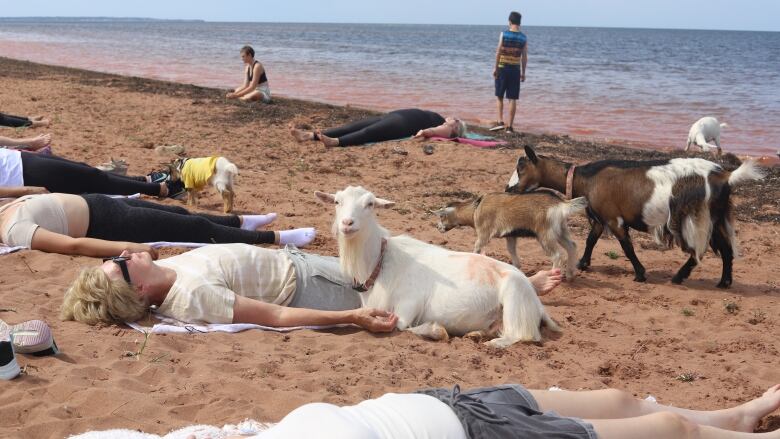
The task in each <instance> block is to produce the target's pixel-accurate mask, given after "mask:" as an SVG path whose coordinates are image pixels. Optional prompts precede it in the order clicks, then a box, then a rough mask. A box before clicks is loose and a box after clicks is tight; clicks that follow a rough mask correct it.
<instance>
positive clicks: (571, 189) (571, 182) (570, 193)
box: [566, 165, 577, 200]
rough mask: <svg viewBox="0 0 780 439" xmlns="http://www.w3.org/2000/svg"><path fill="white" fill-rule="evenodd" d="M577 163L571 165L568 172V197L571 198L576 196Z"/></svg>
mask: <svg viewBox="0 0 780 439" xmlns="http://www.w3.org/2000/svg"><path fill="white" fill-rule="evenodd" d="M575 169H577V165H571V168H569V172H567V173H566V199H567V200H571V199H572V197H573V196H574V170H575Z"/></svg>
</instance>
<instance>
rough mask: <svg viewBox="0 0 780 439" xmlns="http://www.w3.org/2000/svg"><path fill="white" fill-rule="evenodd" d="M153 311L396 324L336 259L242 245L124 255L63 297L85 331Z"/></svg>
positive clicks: (201, 319) (383, 327) (210, 318)
mask: <svg viewBox="0 0 780 439" xmlns="http://www.w3.org/2000/svg"><path fill="white" fill-rule="evenodd" d="M529 279H530V280H531V282H532V284H533V285H534V287H535V288H536V289H537V291H539V292H540V293H545V292H548V291H550V290H552V289H553V288H555V287H556V286H557V285H558V284H560V282H561V272H560V270H558V269H553V270H549V271H540V272H538V273H536V274H535V275H533V276H531V277H530V278H529ZM152 305H154V306H156V307H157V313H158V314H161V315H164V316H167V317H172V318H174V319H177V320H180V321H183V322H191V323H254V324H258V325H264V326H276V327H283V326H304V325H334V324H342V323H352V324H356V325H358V326H360V327H362V328H365V329H368V330H369V331H374V332H389V331H392V330H393V328H394V327H395V325H396V323H397V317H396V316H395V315H394V314H393V313H390V312H385V311H380V310H375V309H361V301H360V293H359V292H358V291H357V290H355V289H354V285H353V284H352V281H351V280H350V279H348V278H346V277H345V276H344V275H342V274H341V269H340V267H339V260H338V258H334V257H330V256H319V255H315V254H308V253H303V252H301V251H299V250H297V249H295V248H293V247H287V248H285V249H281V250H270V249H264V248H261V247H255V246H250V245H243V244H226V245H216V244H215V245H209V246H206V247H202V248H199V249H195V250H192V251H189V252H187V253H183V254H180V255H178V256H173V257H170V258H167V259H164V260H160V261H157V262H153V261H152V258H151V257H150V256H149V255H148V254H146V253H130V252H129V251H124V252H122V254H121V255H120V257H119V258H114V259H112V260H108V261H106V262H105V263H104V264H103V265H101V266H99V267H91V268H85V269H84V270H82V271H81V273H80V274H79V275H78V277H77V278H76V280H75V281H74V282H73V284H72V285H71V287H70V288H69V289H68V291H67V292H66V293H65V298H64V300H63V304H62V309H61V317H62V318H63V319H64V320H77V321H80V322H83V323H87V324H90V325H94V324H97V323H100V322H102V323H109V324H110V323H117V322H119V323H122V322H133V321H135V320H138V319H140V318H141V317H143V316H145V315H146V314H147V312H148V309H149V308H150V306H152Z"/></svg>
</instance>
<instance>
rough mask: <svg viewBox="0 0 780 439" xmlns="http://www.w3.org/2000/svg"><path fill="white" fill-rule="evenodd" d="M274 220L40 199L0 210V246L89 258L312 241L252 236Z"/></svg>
mask: <svg viewBox="0 0 780 439" xmlns="http://www.w3.org/2000/svg"><path fill="white" fill-rule="evenodd" d="M274 219H276V214H275V213H270V214H268V215H241V216H237V215H227V216H218V215H208V214H201V213H196V214H193V213H190V212H188V211H187V210H186V209H184V208H182V207H178V206H166V205H162V204H157V203H152V202H148V201H142V200H134V199H127V198H111V197H109V196H106V195H100V194H87V195H72V194H43V195H32V196H28V197H22V198H19V199H17V200H15V201H12V202H11V203H9V204H6V205H4V206H2V207H0V242H2V243H4V244H6V245H8V246H12V247H16V246H21V247H27V248H30V249H33V250H41V251H45V252H50V253H61V254H73V255H84V256H94V257H108V256H116V255H118V254H120V253H122V252H123V251H125V250H127V251H129V252H140V251H145V252H148V253H150V254H151V255H152V256H155V257H156V252H155V251H154V249H152V248H151V247H150V246H149V245H146V244H140V243H148V242H156V241H172V242H198V243H243V244H280V245H286V244H294V245H296V246H298V247H302V246H304V245H306V244H308V243H309V242H311V241H312V240H313V239H314V237H315V231H314V229H313V228H304V229H293V230H283V231H280V232H275V231H265V230H258V229H260V228H261V227H263V226H265V225H267V224H269V223H271V222H272V221H273V220H274Z"/></svg>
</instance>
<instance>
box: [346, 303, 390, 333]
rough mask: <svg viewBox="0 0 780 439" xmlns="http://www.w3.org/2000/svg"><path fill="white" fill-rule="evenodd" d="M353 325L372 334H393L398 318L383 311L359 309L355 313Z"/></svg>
mask: <svg viewBox="0 0 780 439" xmlns="http://www.w3.org/2000/svg"><path fill="white" fill-rule="evenodd" d="M353 323H354V324H356V325H358V326H360V327H361V328H363V329H366V330H368V331H371V332H392V331H393V329H395V325H396V324H397V323H398V316H397V315H395V314H393V313H391V312H389V311H382V310H381V309H374V308H358V309H356V310H355V311H354V314H353Z"/></svg>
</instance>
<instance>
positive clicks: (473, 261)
mask: <svg viewBox="0 0 780 439" xmlns="http://www.w3.org/2000/svg"><path fill="white" fill-rule="evenodd" d="M449 257H451V258H467V263H466V267H467V268H466V277H467V278H468V279H469V280H471V281H474V282H476V283H480V284H484V285H491V286H495V285H497V284H498V281H499V279H503V278H505V277H507V276H508V275H509V273H507V272H506V270H502V269H501V267H499V266H498V262H497V261H495V260H493V259H490V258H488V257H487V256H482V255H478V254H464V253H461V254H453V255H450V256H449Z"/></svg>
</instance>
